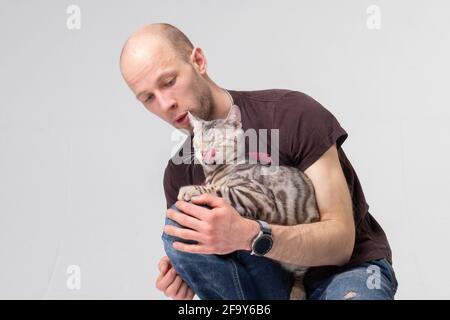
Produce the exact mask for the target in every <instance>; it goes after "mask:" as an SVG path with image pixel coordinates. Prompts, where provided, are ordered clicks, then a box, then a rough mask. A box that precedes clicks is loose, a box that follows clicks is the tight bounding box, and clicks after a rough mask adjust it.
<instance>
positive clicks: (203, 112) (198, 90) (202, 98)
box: [192, 75, 214, 121]
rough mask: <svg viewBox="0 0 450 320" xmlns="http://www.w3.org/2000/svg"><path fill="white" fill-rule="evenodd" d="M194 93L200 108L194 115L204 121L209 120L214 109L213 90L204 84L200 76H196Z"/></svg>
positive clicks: (194, 111)
mask: <svg viewBox="0 0 450 320" xmlns="http://www.w3.org/2000/svg"><path fill="white" fill-rule="evenodd" d="M193 92H194V96H195V100H196V102H197V106H198V107H197V109H196V110H192V111H193V112H192V113H193V114H194V115H195V116H196V117H198V118H200V119H202V120H206V121H207V120H209V119H210V117H211V113H212V110H213V107H214V106H213V105H212V103H213V98H212V92H211V89H210V88H209V87H208V86H207V85H206V84H204V83H203V82H202V79H201V78H200V76H198V75H196V79H195V81H194V85H193ZM194 107H195V106H194Z"/></svg>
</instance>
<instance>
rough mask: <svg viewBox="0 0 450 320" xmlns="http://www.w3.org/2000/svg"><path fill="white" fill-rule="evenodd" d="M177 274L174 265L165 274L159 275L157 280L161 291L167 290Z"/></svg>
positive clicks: (157, 285)
mask: <svg viewBox="0 0 450 320" xmlns="http://www.w3.org/2000/svg"><path fill="white" fill-rule="evenodd" d="M176 276H177V272H176V270H175V268H174V267H171V268H170V269H169V270H168V271H167V273H166V274H165V275H164V276H163V275H161V274H160V275H159V277H158V279H157V280H156V287H157V288H158V290H160V291H163V292H164V291H166V290H167V288H168V287H169V286H170V285H171V284H172V282H173V281H174V280H175V277H176Z"/></svg>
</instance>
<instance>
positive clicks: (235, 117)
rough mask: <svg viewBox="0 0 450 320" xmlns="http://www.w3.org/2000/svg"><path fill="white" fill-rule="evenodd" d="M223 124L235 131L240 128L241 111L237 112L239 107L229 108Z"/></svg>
mask: <svg viewBox="0 0 450 320" xmlns="http://www.w3.org/2000/svg"><path fill="white" fill-rule="evenodd" d="M225 122H226V123H228V124H230V125H232V126H233V127H234V128H236V129H240V128H242V121H241V110H239V107H238V106H237V105H235V104H233V105H232V106H231V108H230V111H229V112H228V116H227V119H226V120H225Z"/></svg>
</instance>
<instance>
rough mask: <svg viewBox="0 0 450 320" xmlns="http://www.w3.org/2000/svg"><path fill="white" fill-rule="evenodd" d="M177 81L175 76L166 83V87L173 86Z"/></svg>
mask: <svg viewBox="0 0 450 320" xmlns="http://www.w3.org/2000/svg"><path fill="white" fill-rule="evenodd" d="M174 83H175V78H172V80H170V81H169V82H167V83H166V87H168V86H171V85H173V84H174Z"/></svg>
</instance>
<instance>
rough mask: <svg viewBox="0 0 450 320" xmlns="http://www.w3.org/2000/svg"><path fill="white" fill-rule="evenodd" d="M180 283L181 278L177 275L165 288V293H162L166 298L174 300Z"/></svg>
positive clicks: (181, 281)
mask: <svg viewBox="0 0 450 320" xmlns="http://www.w3.org/2000/svg"><path fill="white" fill-rule="evenodd" d="M182 283H183V279H181V277H180V276H178V275H177V276H176V277H175V280H174V281H173V282H172V283H171V284H170V285H169V286H168V287H167V289H166V291H165V292H164V293H165V294H166V296H169V297H171V298H174V297H175V295H176V294H177V292H178V290H179V289H180V286H181V284H182Z"/></svg>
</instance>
